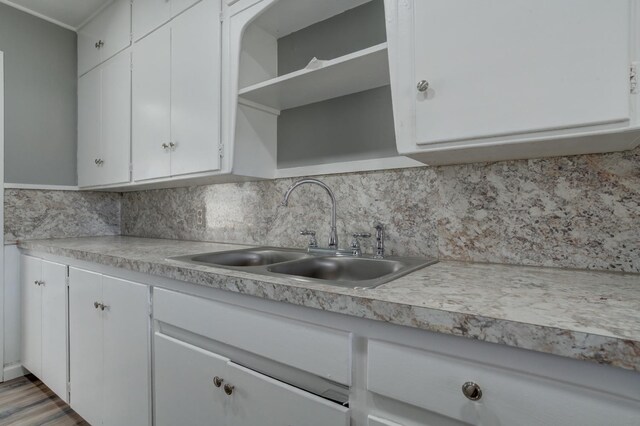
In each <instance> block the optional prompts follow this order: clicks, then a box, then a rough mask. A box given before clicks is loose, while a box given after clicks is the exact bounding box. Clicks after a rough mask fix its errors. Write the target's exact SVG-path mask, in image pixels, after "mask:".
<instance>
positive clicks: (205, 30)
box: [132, 0, 220, 181]
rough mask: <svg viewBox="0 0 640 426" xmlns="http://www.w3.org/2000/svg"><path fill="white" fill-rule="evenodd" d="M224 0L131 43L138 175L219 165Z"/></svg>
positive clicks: (208, 0)
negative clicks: (220, 17) (221, 21)
mask: <svg viewBox="0 0 640 426" xmlns="http://www.w3.org/2000/svg"><path fill="white" fill-rule="evenodd" d="M219 11H220V3H219V0H203V1H202V2H200V3H199V4H197V5H196V6H194V7H193V8H191V9H189V10H188V11H186V12H185V13H183V14H182V15H180V16H178V17H176V18H175V19H173V20H172V21H171V22H170V23H169V24H167V25H166V26H163V27H161V28H160V29H158V30H156V31H154V32H153V33H151V34H149V35H148V36H147V37H145V38H143V39H142V40H140V41H139V42H137V43H136V44H135V45H134V49H133V128H132V129H133V142H132V143H133V180H134V181H141V180H148V179H154V178H163V177H169V176H177V175H185V174H192V173H198V172H206V171H212V170H218V169H219V168H220V156H219V153H218V150H219V145H220V20H219V19H218V16H219Z"/></svg>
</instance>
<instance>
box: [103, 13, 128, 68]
mask: <svg viewBox="0 0 640 426" xmlns="http://www.w3.org/2000/svg"><path fill="white" fill-rule="evenodd" d="M95 21H96V23H97V26H98V28H99V31H100V39H101V40H102V42H103V44H102V45H101V47H100V49H99V50H100V61H106V60H107V59H109V58H110V57H112V56H113V55H115V54H116V53H118V52H120V51H121V50H122V49H125V48H126V47H128V46H129V45H130V44H131V3H130V0H115V1H114V2H113V3H111V4H110V5H109V6H108V7H107V8H106V9H104V10H103V11H102V12H100V14H99V15H98V16H97V17H96V18H95Z"/></svg>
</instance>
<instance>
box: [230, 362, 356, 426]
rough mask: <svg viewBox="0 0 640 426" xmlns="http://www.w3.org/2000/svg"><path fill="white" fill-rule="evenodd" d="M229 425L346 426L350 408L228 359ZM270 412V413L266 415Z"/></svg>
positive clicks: (348, 420)
mask: <svg viewBox="0 0 640 426" xmlns="http://www.w3.org/2000/svg"><path fill="white" fill-rule="evenodd" d="M228 367H229V371H228V373H227V377H228V379H227V378H226V377H225V379H227V380H226V381H227V382H228V383H229V384H231V385H232V386H233V387H234V388H233V393H232V395H231V396H230V399H231V401H232V403H233V408H232V412H231V417H230V420H231V422H230V424H231V425H233V426H255V425H261V426H282V425H305V426H327V425H331V426H340V425H342V426H348V425H349V423H350V411H349V409H348V408H345V407H342V406H341V405H338V404H336V403H334V402H330V401H328V400H326V399H323V398H320V397H318V396H315V395H313V394H311V393H309V392H305V391H303V390H301V389H298V388H295V387H293V386H290V385H288V384H286V383H283V382H280V381H278V380H275V379H272V378H270V377H267V376H264V375H262V374H259V373H257V372H255V371H252V370H249V369H246V368H244V367H242V366H239V365H237V364H234V363H232V362H230V363H229V364H228ZM266 413H270V415H266Z"/></svg>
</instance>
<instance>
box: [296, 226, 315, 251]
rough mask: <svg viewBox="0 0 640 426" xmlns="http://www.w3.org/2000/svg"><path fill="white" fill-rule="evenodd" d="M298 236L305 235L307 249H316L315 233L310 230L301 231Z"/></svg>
mask: <svg viewBox="0 0 640 426" xmlns="http://www.w3.org/2000/svg"><path fill="white" fill-rule="evenodd" d="M300 235H307V236H308V237H309V247H310V248H317V247H318V240H316V231H312V230H310V229H303V230H302V231H300Z"/></svg>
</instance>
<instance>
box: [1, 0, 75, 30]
mask: <svg viewBox="0 0 640 426" xmlns="http://www.w3.org/2000/svg"><path fill="white" fill-rule="evenodd" d="M0 3H4V4H6V5H7V6H11V7H13V8H15V9H18V10H20V11H22V12H25V13H28V14H29V15H33V16H35V17H36V18H40V19H44V20H45V21H48V22H51V23H52V24H55V25H58V26H60V27H62V28H66V29H67V30H71V31H73V32H76V31H77V28H75V27H73V26H71V25H69V24H65V23H64V22H60V21H58V20H56V19H53V18H49V17H48V16H46V15H43V14H42V13H38V12H36V11H35V10H31V9H29V8H27V7H24V6H20V5H18V4H15V3H14V2H12V1H10V0H0Z"/></svg>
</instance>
